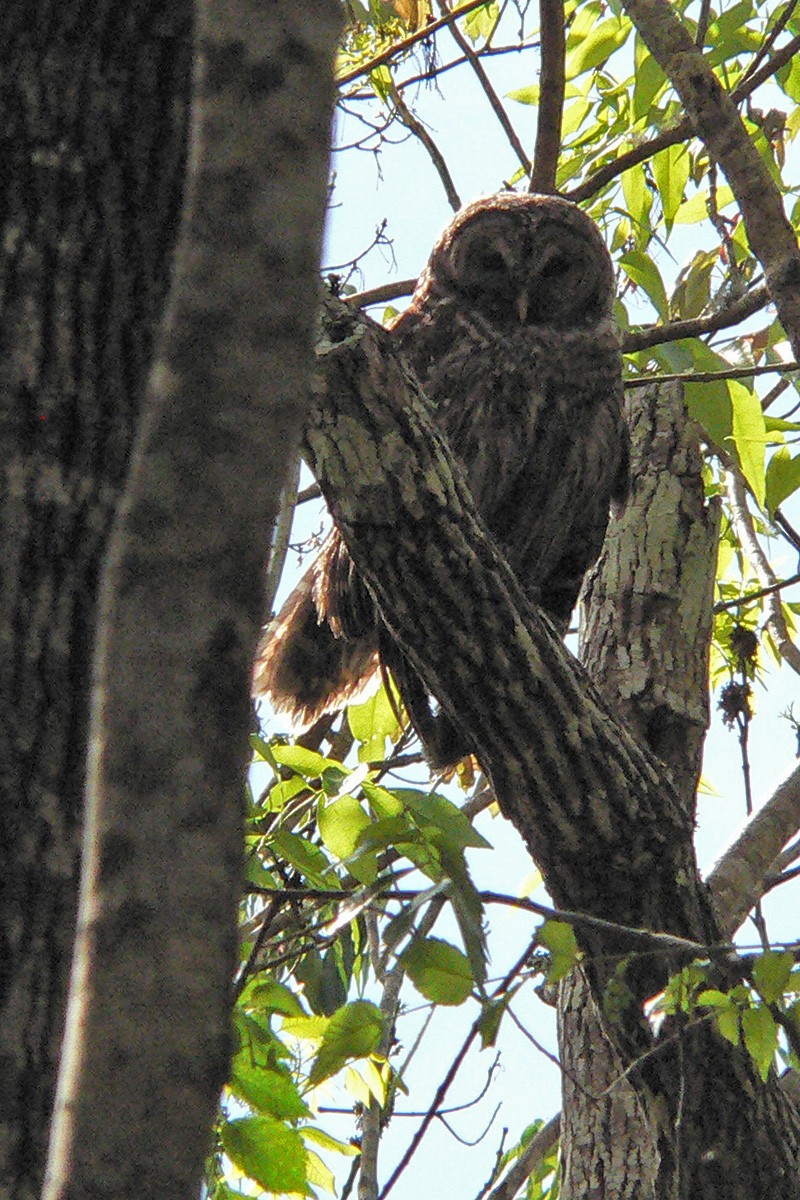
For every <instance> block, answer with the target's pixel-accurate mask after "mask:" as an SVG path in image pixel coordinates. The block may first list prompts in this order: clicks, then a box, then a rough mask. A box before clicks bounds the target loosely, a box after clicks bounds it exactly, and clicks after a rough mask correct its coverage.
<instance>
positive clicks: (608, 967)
mask: <svg viewBox="0 0 800 1200" xmlns="http://www.w3.org/2000/svg"><path fill="white" fill-rule="evenodd" d="M319 372H320V373H319V378H318V381H317V388H316V394H317V402H316V404H315V406H314V408H313V410H312V413H311V415H310V419H309V424H308V427H307V430H306V438H305V444H306V451H307V454H308V456H309V460H310V462H311V464H312V466H313V468H314V470H315V473H316V474H317V477H318V479H319V481H320V484H321V487H322V490H323V493H324V494H325V495H326V498H327V500H328V503H329V506H330V508H331V511H332V513H333V515H334V519H335V520H336V522H337V525H338V526H339V529H340V531H341V533H342V536H343V537H344V539H345V541H346V543H347V546H348V550H349V552H350V554H351V556H352V558H353V561H354V562H355V564H356V566H357V568H358V570H359V572H360V573H361V575H362V577H363V579H364V580H365V582H366V584H367V586H368V587H369V588H370V590H371V592H372V594H373V596H374V598H375V600H376V603H377V604H378V606H379V608H380V611H381V617H382V620H384V621H385V622H386V625H387V627H388V629H389V631H390V633H391V635H392V636H393V637H394V638H395V639H396V640H397V641H398V642H399V643H400V645H401V646H402V648H403V651H404V653H406V654H407V655H408V657H409V659H410V660H411V661H412V662H413V664H414V667H415V669H416V670H417V671H418V672H419V675H420V678H421V679H422V680H423V681H424V683H425V685H426V686H427V688H428V689H429V690H430V692H431V693H432V694H433V695H434V696H435V697H436V698H437V699H438V700H439V702H440V703H441V705H442V707H443V709H444V711H445V712H446V713H447V714H448V716H450V717H451V718H452V720H453V721H455V722H456V723H457V724H458V725H459V726H460V728H461V729H462V730H463V731H464V734H465V737H467V738H468V740H469V742H470V743H471V744H472V745H473V746H474V748H475V751H476V753H477V756H478V758H479V760H480V762H481V764H482V766H483V767H484V769H485V770H486V771H487V773H488V774H489V776H490V778H491V780H492V784H493V786H494V790H495V794H496V796H497V798H498V801H499V803H500V806H501V808H502V810H503V812H504V813H505V815H506V816H507V817H508V818H509V819H510V820H511V821H512V822H513V823H514V824H515V826H516V827H517V829H518V830H519V831H520V833H521V834H522V836H523V838H524V839H525V841H526V843H527V845H528V846H529V848H530V850H531V852H532V853H533V854H534V855H535V857H536V861H537V863H538V864H539V865H540V867H541V869H542V873H543V875H544V877H545V880H546V883H547V885H548V889H549V891H550V893H551V895H552V896H553V898H554V899H555V901H556V904H557V905H558V906H559V907H563V908H572V909H579V910H583V911H585V912H588V913H589V914H590V915H592V916H598V917H603V918H607V919H608V920H611V921H622V922H623V923H625V924H631V925H634V926H638V927H644V928H650V929H657V930H663V931H665V932H669V933H673V934H677V935H678V936H683V937H688V938H689V939H691V940H697V941H701V942H704V943H706V944H710V945H714V944H717V941H718V939H719V936H720V935H719V931H718V929H717V927H716V923H715V921H714V919H713V917H712V915H711V907H710V901H709V898H708V894H707V891H706V889H705V888H704V886H703V885H702V884H701V883H700V881H699V879H698V875H697V868H696V864H695V860H694V854H693V849H692V830H693V821H692V816H691V813H690V812H689V811H688V810H687V807H686V805H685V804H684V803H683V802H682V801H681V799H680V798H679V796H678V794H677V792H676V790H675V789H674V787H673V785H672V783H671V781H670V780H669V778H668V776H667V775H665V772H664V768H663V765H662V764H661V763H659V761H658V759H656V758H655V756H653V755H652V754H651V753H649V752H648V751H646V750H645V749H643V748H642V746H641V745H639V744H638V743H637V742H636V740H635V739H634V737H633V736H632V735H631V733H630V732H629V731H628V730H627V729H626V728H625V727H623V726H621V725H620V724H618V722H617V720H616V719H615V717H614V715H613V714H612V711H611V709H610V707H609V705H608V704H606V703H605V702H604V701H603V699H602V698H601V697H600V695H599V694H598V693H597V692H596V691H595V689H594V688H593V687H592V686H591V684H590V683H589V681H588V679H587V677H586V675H585V672H583V670H582V669H581V668H580V666H579V664H577V663H576V662H575V661H574V660H572V659H571V658H570V656H569V654H568V652H567V651H566V650H565V648H564V647H563V645H562V644H561V643H560V641H559V640H558V638H557V637H556V636H555V633H554V631H553V630H552V629H551V627H550V625H549V624H548V622H547V621H546V620H545V619H544V618H543V617H542V616H541V615H540V614H539V613H538V612H537V610H536V609H535V608H534V607H533V606H532V605H531V604H530V603H529V601H528V600H527V598H526V596H525V595H524V594H523V593H522V592H521V591H520V589H519V586H518V584H517V581H516V579H515V577H514V575H513V573H512V572H511V571H510V569H509V567H508V565H507V564H506V563H505V561H504V560H503V559H502V558H501V557H500V555H499V554H498V552H497V550H496V549H495V547H494V545H493V543H492V542H491V540H490V539H489V537H488V536H487V534H486V531H485V529H484V527H483V525H482V523H481V522H480V521H479V520H478V519H477V517H476V516H475V512H474V506H473V502H472V497H471V495H470V493H469V491H468V489H467V488H466V485H465V483H464V481H463V479H462V478H461V476H460V473H459V471H458V469H457V467H456V466H455V464H454V461H453V459H452V456H451V454H450V451H449V448H448V447H447V445H446V443H445V442H443V441H442V439H441V438H440V436H439V435H438V433H437V431H436V429H435V428H434V427H433V425H432V424H431V422H430V419H429V416H428V413H427V409H426V407H425V406H424V402H423V400H422V399H421V398H420V396H419V395H418V393H417V392H416V390H415V385H414V383H413V380H412V379H411V378H410V377H409V376H408V374H407V372H406V371H405V370H404V369H403V368H402V366H401V365H400V364H399V363H398V362H397V361H396V359H395V358H394V347H393V344H392V339H391V337H390V336H389V335H388V334H386V332H385V331H383V330H382V329H380V328H379V327H376V326H374V325H372V324H371V323H368V322H366V321H365V320H364V319H363V318H359V317H358V316H357V315H356V314H353V313H352V312H351V311H349V310H347V308H346V307H345V306H344V305H341V304H338V303H334V302H333V301H331V302H330V303H329V304H328V306H327V310H326V318H325V336H324V338H323V340H322V342H321V343H320V348H319ZM579 942H580V944H581V946H582V948H583V950H584V951H585V952H586V966H587V972H588V977H589V980H590V986H591V989H592V993H593V995H594V998H595V1000H596V1002H597V1003H598V1005H599V1006H600V1008H601V1009H602V1006H603V1000H604V996H605V994H606V988H607V986H608V985H609V984H612V981H613V984H612V986H613V987H614V988H615V990H614V996H615V1005H617V1004H618V1007H616V1008H615V1016H614V1019H613V1020H611V1021H610V1022H608V1023H607V1025H606V1028H607V1033H608V1036H609V1037H610V1038H611V1039H612V1040H613V1043H614V1045H615V1046H616V1048H617V1051H618V1053H619V1054H620V1055H621V1059H622V1063H623V1066H625V1067H627V1066H628V1065H630V1064H631V1063H632V1062H633V1061H635V1060H638V1059H641V1058H642V1055H647V1056H648V1067H647V1071H646V1072H645V1075H646V1078H647V1083H646V1086H645V1084H644V1077H643V1076H637V1075H635V1074H632V1075H630V1076H629V1080H630V1082H631V1085H632V1086H634V1087H635V1088H637V1089H640V1088H644V1094H645V1095H647V1096H649V1097H651V1099H648V1101H647V1111H648V1115H649V1117H650V1119H651V1120H652V1122H653V1129H654V1133H655V1137H656V1140H657V1144H658V1152H659V1159H660V1161H661V1162H662V1164H663V1174H664V1184H665V1187H666V1188H667V1189H669V1188H671V1187H672V1186H673V1184H674V1182H675V1175H674V1166H675V1163H676V1162H677V1158H676V1154H677V1153H678V1150H679V1147H677V1146H676V1137H678V1136H679V1134H676V1122H677V1126H679V1125H680V1122H681V1121H697V1120H700V1119H701V1116H702V1119H703V1120H704V1121H706V1122H708V1121H709V1120H710V1121H712V1123H713V1127H714V1129H715V1147H716V1148H715V1154H714V1158H713V1163H712V1162H711V1161H710V1160H707V1159H705V1158H703V1157H702V1155H701V1156H700V1157H699V1158H698V1159H697V1160H696V1161H689V1160H687V1158H686V1156H685V1155H681V1156H680V1170H681V1181H682V1183H684V1184H685V1185H686V1187H687V1188H688V1189H689V1190H688V1191H686V1192H685V1193H684V1194H705V1189H707V1188H710V1190H709V1191H708V1194H714V1195H720V1196H722V1195H724V1194H726V1193H725V1190H724V1189H725V1188H726V1187H727V1188H731V1187H732V1186H733V1180H734V1177H735V1178H736V1180H737V1181H738V1182H740V1183H741V1181H742V1179H743V1178H744V1180H745V1181H746V1183H747V1186H748V1187H750V1186H752V1188H756V1187H757V1186H758V1187H761V1188H762V1189H763V1187H764V1186H765V1184H768V1186H769V1188H770V1189H771V1195H772V1196H773V1197H780V1200H790V1198H791V1200H794V1198H795V1196H796V1188H797V1156H796V1147H797V1145H798V1144H799V1143H800V1114H794V1115H793V1110H792V1109H791V1108H790V1106H789V1105H788V1102H787V1101H786V1099H785V1098H784V1097H783V1096H782V1094H781V1093H780V1090H779V1089H778V1088H777V1085H776V1084H775V1083H774V1081H772V1080H767V1082H766V1083H764V1082H762V1081H761V1079H760V1077H759V1076H758V1074H757V1072H756V1070H755V1067H754V1065H753V1064H752V1062H751V1061H750V1060H749V1059H748V1057H747V1054H746V1053H745V1051H744V1050H742V1049H741V1048H739V1047H733V1046H731V1045H730V1044H728V1043H725V1042H724V1041H723V1040H722V1039H721V1038H720V1037H719V1035H718V1034H717V1033H716V1032H715V1030H714V1027H713V1025H711V1024H710V1023H707V1022H702V1023H700V1025H698V1026H695V1027H693V1028H692V1029H691V1030H690V1031H689V1030H687V1032H686V1037H685V1040H684V1038H683V1036H679V1037H678V1038H677V1040H676V1041H675V1043H674V1052H673V1053H672V1054H670V1053H667V1054H665V1053H663V1050H660V1051H659V1053H658V1054H654V1055H652V1056H650V1055H649V1054H648V1051H650V1050H652V1048H653V1036H652V1033H651V1031H650V1029H649V1026H648V1025H647V1024H646V1023H645V1022H644V1021H643V1020H642V1015H641V1012H642V1010H641V1005H642V1003H643V1001H644V1000H645V998H646V997H649V996H652V995H653V994H655V993H656V992H657V991H658V990H660V988H661V987H662V986H663V984H664V981H665V976H666V975H668V974H670V973H671V972H672V971H674V969H675V967H676V966H677V965H679V964H680V962H681V959H682V956H681V955H680V953H679V952H676V956H675V958H674V959H673V960H672V962H670V961H669V960H665V959H664V958H663V957H662V956H658V958H657V959H656V958H655V957H652V958H651V957H648V956H635V955H634V956H628V955H627V954H626V953H625V947H624V946H623V944H622V943H621V942H618V941H617V939H616V936H615V935H614V934H613V933H604V932H601V931H600V929H599V928H595V929H591V930H590V929H589V928H588V927H584V928H583V929H581V930H580V934H579ZM719 965H720V968H721V970H722V973H723V974H722V977H723V979H724V978H725V972H726V966H725V963H723V962H721V963H720V964H719ZM621 983H622V984H623V987H622V990H621V991H620V987H619V985H620V984H621ZM671 1044H672V1043H671ZM675 1055H677V1056H678V1060H679V1061H676V1060H675ZM739 1094H741V1095H742V1096H743V1095H744V1094H746V1095H747V1096H748V1102H747V1104H745V1103H744V1102H742V1104H738V1103H737V1101H736V1099H735V1097H736V1096H737V1095H739ZM653 1097H654V1099H653ZM751 1105H756V1106H757V1109H758V1111H760V1112H763V1113H764V1116H765V1122H766V1124H767V1125H769V1126H770V1132H769V1135H768V1136H767V1134H766V1133H765V1135H764V1137H759V1136H756V1137H755V1138H754V1137H753V1130H754V1125H753V1121H752V1117H751V1111H750V1109H751ZM767 1114H768V1117H767ZM776 1127H777V1128H778V1129H779V1133H778V1134H776V1133H775V1128H776ZM755 1128H756V1129H759V1128H761V1125H760V1123H757V1125H756V1126H755ZM743 1138H747V1139H748V1143H747V1144H748V1152H747V1155H743V1153H742V1152H741V1145H742V1139H743ZM671 1164H672V1165H671ZM712 1172H713V1173H714V1174H713V1175H712ZM712 1179H713V1180H714V1181H715V1184H714V1186H715V1187H716V1191H714V1189H713V1188H711V1182H712ZM664 1194H665V1195H666V1194H672V1193H671V1192H670V1191H669V1190H667V1191H664Z"/></svg>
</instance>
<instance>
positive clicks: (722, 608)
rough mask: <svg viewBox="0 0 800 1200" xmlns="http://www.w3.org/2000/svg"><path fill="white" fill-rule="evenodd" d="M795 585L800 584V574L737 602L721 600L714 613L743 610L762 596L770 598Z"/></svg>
mask: <svg viewBox="0 0 800 1200" xmlns="http://www.w3.org/2000/svg"><path fill="white" fill-rule="evenodd" d="M795 583H800V574H798V575H791V576H790V577H789V578H788V579H782V580H781V581H780V582H779V583H774V584H772V585H771V586H770V587H763V588H759V590H758V591H757V592H748V593H747V594H746V595H745V596H739V598H738V599H736V600H721V601H720V602H719V604H715V605H714V612H715V613H719V612H727V610H728V609H729V608H743V607H744V605H745V604H752V602H753V601H754V600H760V599H761V597H762V596H770V595H771V594H772V593H773V592H780V591H783V589H784V588H787V587H792V586H793V584H795Z"/></svg>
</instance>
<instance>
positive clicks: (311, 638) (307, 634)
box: [253, 559, 378, 732]
mask: <svg viewBox="0 0 800 1200" xmlns="http://www.w3.org/2000/svg"><path fill="white" fill-rule="evenodd" d="M324 570H325V561H324V559H323V560H322V561H321V560H320V559H317V560H316V562H314V563H312V564H311V567H310V568H309V570H308V571H307V572H306V574H305V575H304V577H303V578H302V579H301V581H300V583H299V584H298V585H297V587H296V588H295V590H294V591H293V592H292V594H291V595H290V596H289V599H288V600H287V601H286V603H285V604H284V606H283V608H282V609H281V611H280V612H279V613H278V616H277V617H276V618H275V620H274V621H273V622H272V624H271V625H270V626H269V627H268V629H267V630H266V632H265V634H264V637H263V638H262V641H261V645H260V646H259V650H258V654H257V655H256V662H255V667H254V670H253V695H254V696H256V697H258V696H266V697H267V698H268V699H269V700H270V702H271V703H272V705H273V707H274V708H275V710H276V711H277V712H279V713H284V714H286V715H287V716H288V717H289V719H290V721H291V722H292V725H293V726H294V727H295V729H296V730H297V732H300V731H301V730H302V729H307V728H308V727H309V726H310V725H313V724H314V722H315V721H317V720H319V718H320V717H322V716H324V715H325V714H326V713H330V712H336V711H337V710H338V709H340V708H343V707H344V706H345V705H346V704H350V703H352V702H353V701H355V700H357V699H358V698H359V696H360V695H361V694H362V693H366V692H367V691H368V689H369V687H370V686H371V684H372V679H373V677H377V672H378V651H377V645H376V639H375V637H374V636H373V637H365V636H362V637H360V638H358V639H356V640H352V641H350V640H346V639H345V638H343V637H337V636H336V635H335V634H334V632H333V630H332V629H331V626H330V625H329V623H328V621H327V620H326V619H325V617H324V616H321V615H320V612H319V609H318V603H319V592H320V582H321V580H320V576H321V573H322V572H323V571H324Z"/></svg>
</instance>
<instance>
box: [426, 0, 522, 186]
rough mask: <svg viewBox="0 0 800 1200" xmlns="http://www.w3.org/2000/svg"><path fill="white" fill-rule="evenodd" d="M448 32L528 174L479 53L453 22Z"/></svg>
mask: <svg viewBox="0 0 800 1200" xmlns="http://www.w3.org/2000/svg"><path fill="white" fill-rule="evenodd" d="M439 11H440V12H441V13H443V14H445V13H447V12H448V8H447V3H446V0H439ZM450 34H451V36H452V37H453V39H454V40H455V42H456V44H457V46H458V48H459V49H460V50H461V53H462V54H463V55H464V57H465V58H466V59H467V61H468V62H469V64H470V66H471V67H472V70H473V71H474V72H475V76H476V78H477V80H478V82H479V83H480V85H481V87H482V88H483V91H484V94H485V96H486V99H487V100H488V101H489V104H490V105H491V108H492V112H493V113H494V115H495V116H496V117H497V120H498V121H499V122H500V126H501V128H502V130H503V132H504V133H505V135H506V137H507V138H508V142H509V145H510V146H511V149H512V150H513V151H514V153H515V154H516V156H517V159H518V161H519V165H520V166H521V167H522V170H523V171H524V172H525V174H526V175H527V174H529V172H530V169H531V164H530V159H529V158H528V155H527V154H526V153H525V147H524V146H523V145H522V142H521V141H520V140H519V137H518V136H517V131H516V130H515V128H514V126H513V125H512V124H511V121H510V120H509V116H508V113H507V112H506V110H505V109H504V108H503V104H502V101H501V100H500V97H499V96H498V95H497V92H496V91H495V90H494V87H493V85H492V81H491V79H490V78H489V76H488V75H487V74H486V72H485V70H484V69H483V63H482V62H481V60H480V55H479V54H478V52H477V51H476V50H475V49H474V48H473V47H472V46H471V45H470V44H469V41H468V40H467V38H465V37H464V35H463V33H462V32H461V30H460V29H459V28H458V26H457V25H455V24H451V25H450Z"/></svg>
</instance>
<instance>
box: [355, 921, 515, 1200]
mask: <svg viewBox="0 0 800 1200" xmlns="http://www.w3.org/2000/svg"><path fill="white" fill-rule="evenodd" d="M535 946H536V938H535V937H534V938H533V939H532V940H531V941H530V942H529V943H528V945H527V946H526V948H525V951H524V953H523V954H522V955H521V956H520V958H518V959H517V961H516V962H515V963H514V965H513V967H512V968H511V970H510V971H509V972H508V974H507V975H505V976H504V978H503V979H502V980H501V982H500V983H499V984H498V985H497V987H496V988H495V989H494V991H493V992H492V994H491V997H490V999H492V1000H494V999H498V998H499V997H500V996H502V995H504V994H505V993H506V992H507V991H508V989H509V987H510V986H511V983H512V982H513V980H514V979H515V978H516V976H517V975H518V974H519V972H520V971H521V970H522V968H523V967H524V966H525V963H526V962H527V961H528V959H529V958H530V955H531V953H532V952H533V949H534V947H535ZM482 1022H483V1012H481V1013H480V1014H479V1015H478V1016H477V1017H476V1018H475V1020H474V1021H473V1023H472V1026H471V1028H470V1031H469V1033H468V1034H467V1036H466V1038H465V1039H464V1041H463V1042H462V1044H461V1048H460V1049H459V1051H458V1053H457V1054H456V1056H455V1058H454V1059H453V1061H452V1063H451V1064H450V1066H449V1068H448V1070H447V1074H446V1075H445V1077H444V1079H443V1080H442V1082H441V1083H440V1084H439V1086H438V1088H437V1089H436V1095H435V1096H434V1097H433V1100H432V1101H431V1105H430V1108H429V1109H428V1111H427V1113H426V1114H425V1116H424V1118H423V1119H422V1121H421V1122H420V1125H419V1128H418V1129H417V1131H416V1133H415V1134H414V1136H413V1137H412V1139H411V1141H410V1142H409V1144H408V1146H407V1148H406V1151H405V1153H404V1154H403V1157H402V1158H401V1159H400V1162H399V1163H398V1164H397V1166H396V1167H395V1169H394V1171H393V1172H392V1174H391V1175H390V1176H389V1179H388V1181H387V1183H386V1185H385V1187H384V1188H383V1191H382V1192H381V1194H380V1196H379V1197H378V1200H386V1197H387V1196H388V1195H389V1193H390V1191H391V1190H392V1188H393V1187H394V1185H395V1184H396V1183H397V1181H398V1179H399V1178H400V1176H401V1175H402V1174H403V1172H404V1171H405V1169H406V1167H407V1166H408V1164H409V1163H410V1162H411V1159H412V1158H413V1156H414V1154H415V1153H416V1150H417V1147H418V1146H419V1144H420V1142H421V1141H422V1139H423V1138H424V1136H425V1134H426V1132H427V1130H428V1127H429V1126H430V1124H431V1122H432V1121H433V1119H434V1117H435V1116H436V1113H437V1112H438V1110H439V1106H440V1105H441V1103H442V1101H443V1100H444V1098H445V1096H446V1095H447V1093H448V1091H449V1090H450V1085H451V1084H452V1082H453V1080H454V1079H455V1077H456V1075H457V1074H458V1071H459V1068H460V1067H461V1064H462V1063H463V1061H464V1059H465V1058H466V1056H467V1052H468V1051H469V1048H470V1046H471V1045H472V1043H473V1041H474V1040H475V1038H476V1037H477V1035H478V1032H479V1030H480V1028H481V1024H482Z"/></svg>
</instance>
